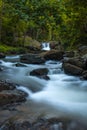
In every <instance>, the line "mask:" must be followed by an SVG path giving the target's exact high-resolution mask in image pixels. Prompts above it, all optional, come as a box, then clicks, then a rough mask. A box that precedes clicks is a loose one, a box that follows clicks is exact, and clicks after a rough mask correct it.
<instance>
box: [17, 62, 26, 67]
mask: <svg viewBox="0 0 87 130" xmlns="http://www.w3.org/2000/svg"><path fill="white" fill-rule="evenodd" d="M15 66H16V67H26V65H24V64H21V63H16V64H15Z"/></svg>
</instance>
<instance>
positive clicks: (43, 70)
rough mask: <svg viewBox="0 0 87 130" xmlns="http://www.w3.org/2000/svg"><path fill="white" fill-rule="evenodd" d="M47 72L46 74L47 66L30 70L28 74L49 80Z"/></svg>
mask: <svg viewBox="0 0 87 130" xmlns="http://www.w3.org/2000/svg"><path fill="white" fill-rule="evenodd" d="M47 74H48V69H47V68H40V69H35V70H33V71H31V72H30V75H33V76H37V77H39V78H42V79H46V80H49V77H48V76H47Z"/></svg>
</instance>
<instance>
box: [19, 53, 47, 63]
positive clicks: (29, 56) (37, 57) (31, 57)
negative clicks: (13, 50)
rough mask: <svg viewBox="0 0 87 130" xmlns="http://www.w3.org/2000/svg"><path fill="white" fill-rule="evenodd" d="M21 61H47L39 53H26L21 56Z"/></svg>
mask: <svg viewBox="0 0 87 130" xmlns="http://www.w3.org/2000/svg"><path fill="white" fill-rule="evenodd" d="M20 61H21V62H23V63H27V64H43V63H45V60H44V58H42V57H41V56H40V55H38V54H25V55H22V56H20Z"/></svg>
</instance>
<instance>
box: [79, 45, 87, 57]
mask: <svg viewBox="0 0 87 130" xmlns="http://www.w3.org/2000/svg"><path fill="white" fill-rule="evenodd" d="M78 51H79V53H80V55H81V56H82V55H85V54H87V46H80V47H79V48H78Z"/></svg>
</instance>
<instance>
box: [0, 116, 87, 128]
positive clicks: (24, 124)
mask: <svg viewBox="0 0 87 130" xmlns="http://www.w3.org/2000/svg"><path fill="white" fill-rule="evenodd" d="M1 130H87V127H85V126H84V125H82V124H80V123H78V122H75V121H72V120H70V121H69V120H59V119H57V118H55V120H53V119H50V120H47V119H38V120H36V121H35V122H33V123H30V122H29V121H28V120H22V119H20V120H18V119H16V120H11V119H10V120H9V121H6V122H5V123H4V124H3V125H2V127H1Z"/></svg>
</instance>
